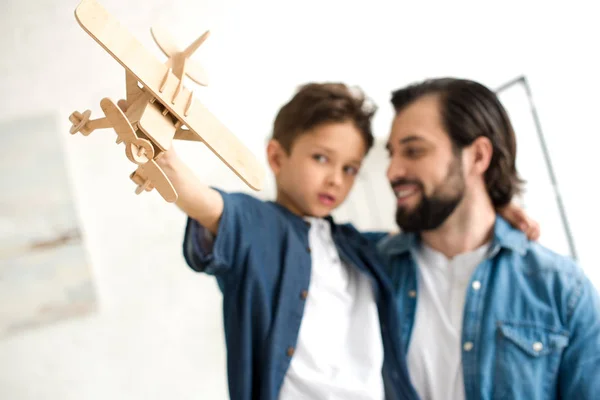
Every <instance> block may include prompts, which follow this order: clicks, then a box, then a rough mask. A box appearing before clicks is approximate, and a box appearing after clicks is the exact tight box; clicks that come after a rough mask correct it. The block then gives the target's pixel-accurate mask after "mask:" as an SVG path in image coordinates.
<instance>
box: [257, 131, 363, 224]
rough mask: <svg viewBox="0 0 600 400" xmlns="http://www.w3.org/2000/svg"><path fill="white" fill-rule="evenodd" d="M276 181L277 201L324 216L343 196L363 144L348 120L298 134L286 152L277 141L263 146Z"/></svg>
mask: <svg viewBox="0 0 600 400" xmlns="http://www.w3.org/2000/svg"><path fill="white" fill-rule="evenodd" d="M267 152H268V158H269V164H270V165H271V168H272V170H273V173H274V174H275V179H276V181H277V201H278V202H280V203H281V204H283V205H284V206H285V207H287V208H288V209H290V211H292V212H294V213H296V214H298V215H302V216H314V217H325V216H327V215H329V214H330V213H331V212H332V210H334V209H335V208H336V207H338V206H339V205H340V204H342V202H343V201H344V200H345V199H346V196H347V195H348V192H349V191H350V189H351V188H352V185H353V184H354V179H355V177H356V175H357V173H358V171H359V169H360V166H361V163H362V161H363V159H364V157H365V152H366V147H365V143H364V140H363V138H362V136H361V134H360V132H359V130H358V129H357V128H356V127H355V126H354V124H353V123H351V122H343V123H327V124H322V125H318V126H316V127H315V128H313V129H311V130H310V131H308V132H306V133H304V134H301V135H300V136H298V137H297V138H296V140H295V142H294V143H293V145H292V148H291V150H290V154H286V152H285V151H284V150H283V148H282V147H281V146H280V145H279V143H278V142H277V141H271V142H270V143H269V147H268V148H267Z"/></svg>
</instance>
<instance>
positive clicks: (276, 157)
mask: <svg viewBox="0 0 600 400" xmlns="http://www.w3.org/2000/svg"><path fill="white" fill-rule="evenodd" d="M285 157H287V155H286V152H285V150H284V148H283V147H282V146H281V144H280V143H279V142H278V141H277V140H275V139H271V140H269V144H268V145H267V161H268V162H269V166H270V167H271V170H272V171H273V174H274V175H275V176H277V175H278V174H279V171H280V170H281V165H282V163H283V162H284V159H285Z"/></svg>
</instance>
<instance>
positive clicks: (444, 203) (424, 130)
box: [387, 96, 465, 232]
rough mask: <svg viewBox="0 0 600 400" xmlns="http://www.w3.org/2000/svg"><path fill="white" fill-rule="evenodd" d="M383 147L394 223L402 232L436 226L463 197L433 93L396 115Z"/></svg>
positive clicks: (458, 160)
mask: <svg viewBox="0 0 600 400" xmlns="http://www.w3.org/2000/svg"><path fill="white" fill-rule="evenodd" d="M387 148H388V151H389V154H390V164H389V167H388V171H387V177H388V180H389V181H390V184H391V185H392V189H393V191H394V194H395V195H396V199H397V210H396V222H397V224H398V226H399V227H400V229H402V230H403V231H404V232H420V231H427V230H433V229H436V228H438V227H439V226H440V225H442V224H443V223H444V221H445V220H446V219H447V218H448V217H449V216H450V215H451V214H452V212H453V211H454V210H455V209H456V207H457V206H458V204H459V203H460V202H461V200H462V199H463V197H464V193H465V177H464V174H463V163H462V157H461V156H460V155H459V154H456V152H455V151H454V150H453V147H452V143H451V141H450V137H449V136H448V134H447V133H446V131H445V129H444V127H443V125H442V120H441V115H440V112H439V105H438V99H437V97H436V96H424V97H422V98H420V99H419V100H417V101H415V102H414V103H412V104H410V105H409V106H408V107H406V108H404V109H403V110H402V111H401V112H400V113H399V114H398V115H396V117H395V118H394V121H393V124H392V131H391V134H390V137H389V141H388V144H387Z"/></svg>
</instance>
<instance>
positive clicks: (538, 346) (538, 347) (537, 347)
mask: <svg viewBox="0 0 600 400" xmlns="http://www.w3.org/2000/svg"><path fill="white" fill-rule="evenodd" d="M543 348H544V345H543V344H542V342H535V343H534V344H533V351H535V352H538V353H539V352H540V351H542V350H543Z"/></svg>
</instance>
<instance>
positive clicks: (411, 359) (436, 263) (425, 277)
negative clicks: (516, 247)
mask: <svg viewBox="0 0 600 400" xmlns="http://www.w3.org/2000/svg"><path fill="white" fill-rule="evenodd" d="M488 248H489V244H488V245H484V246H482V247H480V248H478V249H476V250H474V251H472V252H469V253H464V254H460V255H458V256H456V257H454V258H453V259H451V260H449V259H447V258H446V256H444V254H442V253H440V252H437V251H435V250H434V249H432V248H430V247H428V246H426V245H425V244H422V247H421V248H420V250H419V251H418V252H416V254H415V256H416V260H417V265H418V275H417V276H418V279H417V280H418V284H417V285H418V286H417V289H418V291H417V293H418V297H417V309H416V315H415V321H414V325H413V330H412V333H411V339H410V343H409V348H408V355H407V357H408V371H409V374H410V377H411V380H412V383H413V385H414V386H415V389H416V390H417V393H418V394H419V396H420V397H421V399H422V400H442V399H444V400H446V399H453V400H461V399H464V398H465V391H464V380H463V370H462V361H461V353H462V347H463V344H462V343H461V334H462V321H463V311H464V305H465V298H466V294H467V287H468V285H469V281H470V279H471V276H472V274H473V272H474V271H475V269H476V268H477V266H478V265H479V264H480V263H481V262H482V261H483V260H484V258H485V256H486V253H487V251H488ZM473 284H474V285H475V287H477V289H479V287H478V286H477V284H478V283H476V282H474V283H473Z"/></svg>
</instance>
